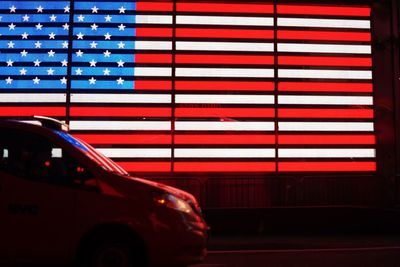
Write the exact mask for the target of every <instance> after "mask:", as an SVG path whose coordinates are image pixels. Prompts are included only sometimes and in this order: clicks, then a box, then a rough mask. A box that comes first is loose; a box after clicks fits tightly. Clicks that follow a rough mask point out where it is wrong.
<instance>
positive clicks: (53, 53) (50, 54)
mask: <svg viewBox="0 0 400 267" xmlns="http://www.w3.org/2000/svg"><path fill="white" fill-rule="evenodd" d="M47 54H49V57H54V55H55V54H56V52H54V51H53V50H50V51H49V52H47Z"/></svg>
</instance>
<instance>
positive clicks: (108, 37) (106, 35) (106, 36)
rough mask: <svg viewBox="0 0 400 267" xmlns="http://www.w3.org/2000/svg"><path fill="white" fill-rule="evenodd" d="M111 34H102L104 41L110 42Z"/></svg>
mask: <svg viewBox="0 0 400 267" xmlns="http://www.w3.org/2000/svg"><path fill="white" fill-rule="evenodd" d="M111 36H112V35H111V34H109V33H108V32H107V33H106V34H104V40H111Z"/></svg>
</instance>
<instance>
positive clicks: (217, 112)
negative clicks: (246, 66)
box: [175, 107, 275, 118]
mask: <svg viewBox="0 0 400 267" xmlns="http://www.w3.org/2000/svg"><path fill="white" fill-rule="evenodd" d="M175 116H176V117H178V118H179V117H189V118H202V117H212V118H225V117H240V118H246V117H249V118H251V117H252V118H273V117H274V116H275V110H274V109H273V108H218V107H216V108H176V109H175Z"/></svg>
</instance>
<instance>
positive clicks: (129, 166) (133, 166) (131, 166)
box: [117, 162, 171, 172]
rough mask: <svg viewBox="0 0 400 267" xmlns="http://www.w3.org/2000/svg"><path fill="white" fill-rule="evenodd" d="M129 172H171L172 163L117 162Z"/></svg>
mask: <svg viewBox="0 0 400 267" xmlns="http://www.w3.org/2000/svg"><path fill="white" fill-rule="evenodd" d="M117 163H118V165H120V166H121V167H122V168H124V169H125V170H126V171H128V172H170V171H171V163H170V162H117Z"/></svg>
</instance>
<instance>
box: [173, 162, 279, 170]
mask: <svg viewBox="0 0 400 267" xmlns="http://www.w3.org/2000/svg"><path fill="white" fill-rule="evenodd" d="M174 169H175V172H274V171H275V163H274V162H175V163H174Z"/></svg>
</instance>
